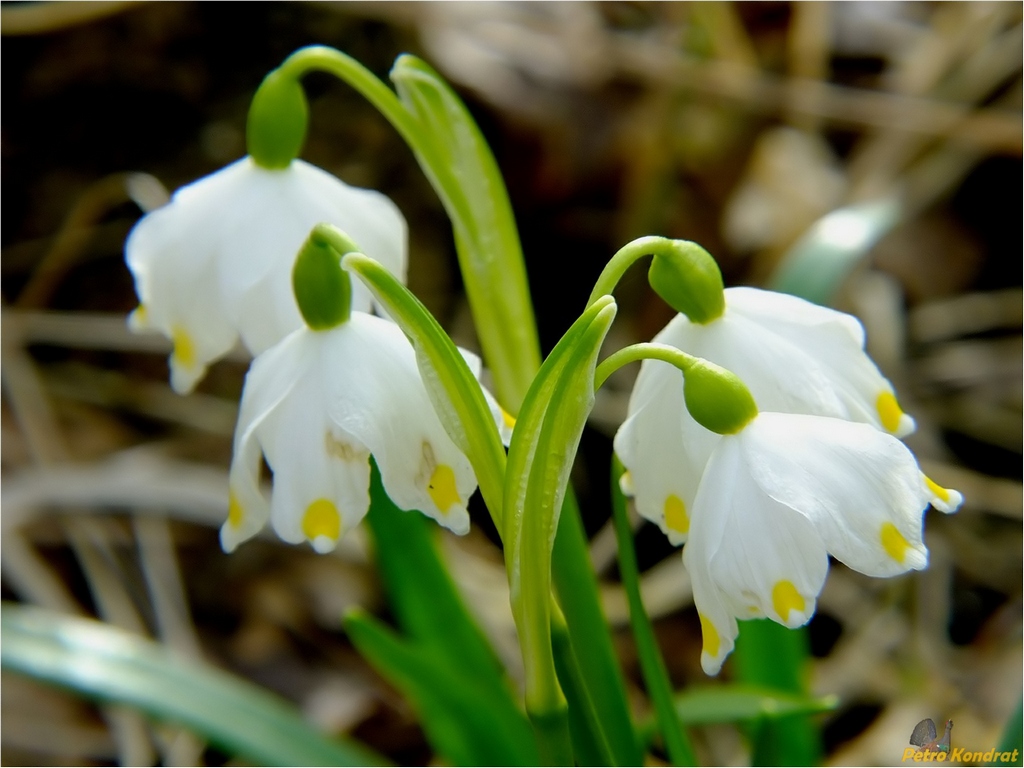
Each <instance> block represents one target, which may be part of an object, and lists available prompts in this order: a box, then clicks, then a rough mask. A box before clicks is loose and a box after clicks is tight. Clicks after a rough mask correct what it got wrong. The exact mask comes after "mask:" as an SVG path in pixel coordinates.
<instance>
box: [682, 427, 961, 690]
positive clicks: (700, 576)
mask: <svg viewBox="0 0 1024 768" xmlns="http://www.w3.org/2000/svg"><path fill="white" fill-rule="evenodd" d="M962 500H963V499H962V497H961V495H960V494H959V493H957V492H956V491H953V490H948V489H945V488H941V487H940V486H938V485H936V484H935V483H934V482H932V481H931V480H929V479H928V478H927V477H925V476H924V475H923V474H922V473H921V470H920V468H919V467H918V465H917V461H916V460H915V459H914V456H913V455H912V454H911V452H910V451H909V449H907V447H906V446H905V445H903V443H901V442H900V441H899V440H897V439H896V438H895V437H892V436H891V435H888V434H886V433H884V432H882V431H880V430H878V429H876V428H874V427H873V426H871V425H869V424H858V423H853V422H850V421H844V420H841V419H834V418H823V417H819V416H804V415H792V414H781V413H764V412H762V413H760V414H758V415H757V416H756V417H754V418H753V420H751V421H750V422H749V423H748V424H747V425H746V426H745V427H744V428H743V429H742V430H741V431H740V432H739V433H737V434H734V435H725V436H723V437H721V438H719V439H718V442H717V445H716V447H715V449H714V451H713V453H712V455H711V458H710V461H709V462H708V465H707V469H706V470H705V472H704V475H703V477H702V479H701V481H700V486H699V488H698V490H697V493H696V499H695V501H694V504H693V515H692V524H691V526H690V529H689V540H688V541H687V543H686V546H685V547H684V548H683V562H684V563H685V565H686V568H687V571H688V572H689V574H690V578H691V581H692V584H693V598H694V603H695V604H696V606H697V611H698V613H699V615H700V621H701V629H702V632H703V637H704V649H703V653H702V654H701V665H702V666H703V668H704V671H705V672H706V673H707V674H709V675H714V674H717V673H718V671H719V669H720V668H721V666H722V662H723V661H724V659H725V657H726V656H727V655H728V654H729V653H730V652H731V651H732V648H733V645H734V640H735V638H736V635H737V633H738V628H737V624H736V620H737V619H756V618H764V617H768V618H770V619H772V620H774V621H776V622H778V623H780V624H784V625H785V626H788V627H798V626H800V625H802V624H804V623H806V622H807V621H808V620H809V619H810V617H811V615H812V614H813V613H814V608H815V602H816V600H817V596H818V594H819V593H820V592H821V588H822V585H823V584H824V581H825V575H826V572H827V570H828V555H829V554H832V555H833V556H834V557H836V558H837V559H838V560H840V561H842V562H843V563H845V564H846V565H848V566H849V567H851V568H853V569H854V570H857V571H860V572H861V573H865V574H867V575H869V576H879V577H885V576H894V575H896V574H899V573H903V572H905V571H908V570H911V569H921V568H924V567H925V566H926V565H927V563H928V551H927V549H926V548H925V546H924V543H923V540H922V525H923V514H924V511H925V510H926V509H927V507H928V505H929V504H931V505H933V506H935V507H936V508H937V509H940V510H942V511H943V512H953V511H955V510H956V508H957V507H959V505H960V503H961V502H962Z"/></svg>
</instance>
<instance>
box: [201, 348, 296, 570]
mask: <svg viewBox="0 0 1024 768" xmlns="http://www.w3.org/2000/svg"><path fill="white" fill-rule="evenodd" d="M308 341H309V339H308V338H307V334H306V333H305V332H299V333H297V334H294V335H292V336H290V337H289V338H287V339H286V340H284V341H283V342H282V343H281V344H278V345H277V346H276V347H274V348H273V349H271V350H268V351H267V352H265V353H264V354H263V355H260V356H259V357H258V358H256V360H254V361H253V364H252V366H251V367H250V369H249V373H248V374H246V377H245V385H244V387H243V388H242V402H241V406H240V407H239V414H238V424H237V425H236V427H235V442H234V449H233V452H232V454H233V455H232V459H231V470H230V473H229V487H230V499H229V502H228V519H227V521H226V522H225V523H224V525H223V526H222V527H221V532H220V540H221V546H222V547H223V548H224V550H225V551H226V552H231V551H233V550H234V549H235V548H236V547H237V546H238V545H239V544H240V543H241V542H243V541H245V540H246V539H249V538H251V537H253V536H255V535H256V534H257V533H258V532H259V531H260V529H262V528H263V526H264V525H266V523H267V520H269V519H270V504H269V503H268V501H267V499H266V498H265V497H264V496H263V493H262V492H261V491H260V468H261V466H262V454H263V447H262V444H261V439H260V434H261V427H262V426H263V424H264V422H265V421H266V420H267V419H268V418H269V417H270V416H271V415H272V414H273V412H274V411H275V409H276V408H277V407H278V406H279V405H280V403H281V401H282V400H284V399H285V398H286V397H288V395H289V393H290V392H291V391H292V389H293V388H294V387H295V385H296V384H297V383H298V382H299V381H301V380H302V379H303V378H305V376H306V374H307V368H308V365H307V363H306V361H307V360H308V359H309V357H308V355H309V352H310V345H309V343H308Z"/></svg>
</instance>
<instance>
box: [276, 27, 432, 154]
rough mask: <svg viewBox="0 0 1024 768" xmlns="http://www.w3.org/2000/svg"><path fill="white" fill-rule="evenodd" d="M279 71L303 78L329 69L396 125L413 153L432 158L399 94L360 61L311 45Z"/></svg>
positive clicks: (429, 147)
mask: <svg viewBox="0 0 1024 768" xmlns="http://www.w3.org/2000/svg"><path fill="white" fill-rule="evenodd" d="M279 71H280V72H282V73H284V74H287V75H288V76H289V77H292V78H294V79H295V80H300V79H301V78H302V77H303V76H304V75H307V74H309V73H310V72H327V73H329V74H332V75H334V76H335V77H337V78H338V79H339V80H343V81H345V82H346V83H348V84H349V85H351V86H352V87H353V88H355V89H356V90H357V91H359V93H360V94H362V96H363V97H364V98H365V99H366V100H367V101H369V102H370V103H371V104H373V106H374V107H376V109H377V111H378V112H380V113H381V114H382V115H384V117H385V119H386V120H387V121H388V122H389V123H391V125H392V126H394V128H395V130H396V131H398V133H399V134H400V135H401V136H402V139H404V140H405V143H406V144H408V145H409V146H410V147H411V148H412V150H413V152H416V153H417V154H420V155H423V157H425V158H429V157H431V156H432V155H433V154H434V152H433V147H432V146H431V145H430V143H429V142H428V141H426V140H425V138H424V137H423V134H422V133H421V132H420V130H419V124H418V122H417V120H416V118H414V117H413V116H412V115H411V114H409V111H408V110H407V109H406V108H405V105H403V104H402V102H401V100H400V99H399V98H398V96H397V94H395V92H394V91H392V90H391V89H390V88H388V86H386V85H385V84H384V83H383V82H381V80H380V78H378V77H377V76H376V75H375V74H373V73H372V72H371V71H370V70H368V69H367V68H366V67H364V66H363V65H362V64H360V63H359V62H358V61H356V60H355V59H353V58H352V57H351V56H348V55H346V54H344V53H342V52H341V51H339V50H336V49H334V48H328V47H326V46H322V45H312V46H309V47H307V48H300V49H299V50H297V51H296V52H295V53H293V54H292V55H291V56H289V57H288V58H287V59H285V61H284V63H283V64H281V67H280V70H279Z"/></svg>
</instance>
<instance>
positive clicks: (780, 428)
mask: <svg viewBox="0 0 1024 768" xmlns="http://www.w3.org/2000/svg"><path fill="white" fill-rule="evenodd" d="M739 437H740V438H741V443H742V445H743V447H744V451H745V455H746V461H747V465H748V466H749V467H750V471H751V474H752V476H753V477H754V479H755V481H756V482H757V483H758V485H760V486H761V488H762V489H763V490H764V491H765V492H766V493H767V494H768V495H769V496H771V497H772V498H773V499H775V500H776V501H778V502H779V503H780V504H785V505H786V506H788V507H790V508H792V509H794V510H796V511H797V512H799V513H800V514H802V515H803V516H804V517H806V518H807V519H808V520H809V521H810V522H811V523H812V524H813V525H814V528H815V530H817V532H818V535H819V536H820V537H821V539H822V541H823V542H824V543H825V546H826V547H827V548H828V551H829V552H831V553H832V554H833V555H835V556H836V557H837V558H839V559H840V560H842V561H843V562H844V563H846V564H847V565H849V566H850V567H851V568H854V569H855V570H858V571H860V572H862V573H865V574H867V575H869V576H893V575H896V574H899V573H903V572H905V571H907V570H909V569H912V568H914V569H921V568H924V567H925V566H926V565H927V563H928V551H927V549H925V546H924V543H923V541H922V518H923V514H924V511H925V509H926V508H927V506H928V503H929V501H930V499H931V498H932V496H931V494H930V493H929V491H928V489H927V488H926V485H925V482H924V480H923V479H922V477H923V476H922V475H921V471H920V469H919V468H918V466H917V462H916V461H915V459H914V457H913V455H912V454H911V453H910V451H909V449H907V447H906V446H905V445H903V443H901V442H900V441H899V440H897V439H896V438H894V437H892V436H891V435H887V434H885V433H884V432H881V431H880V430H877V429H875V428H874V427H872V426H870V425H867V424H856V423H852V422H848V421H843V420H840V419H828V418H821V417H815V416H796V415H789V414H778V413H762V414H760V415H759V416H758V417H757V418H756V419H754V421H753V422H751V423H750V424H749V425H748V426H747V427H746V428H745V429H744V430H743V432H741V433H740V435H739Z"/></svg>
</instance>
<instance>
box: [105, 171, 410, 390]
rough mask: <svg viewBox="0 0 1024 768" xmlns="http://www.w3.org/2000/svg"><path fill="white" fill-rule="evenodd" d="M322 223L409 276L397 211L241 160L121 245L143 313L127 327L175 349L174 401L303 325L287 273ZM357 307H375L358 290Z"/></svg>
mask: <svg viewBox="0 0 1024 768" xmlns="http://www.w3.org/2000/svg"><path fill="white" fill-rule="evenodd" d="M319 222H329V223H333V224H335V225H337V226H339V227H341V228H343V229H345V230H346V231H347V232H349V233H351V235H352V237H354V238H358V242H359V243H360V245H361V247H362V248H365V249H366V253H367V254H368V255H370V256H372V257H373V258H375V259H377V260H378V261H380V262H381V263H382V264H384V265H385V266H387V267H388V269H389V270H391V271H392V272H393V273H394V274H395V275H397V276H399V277H400V278H401V277H404V275H405V264H406V225H405V220H404V218H403V217H402V214H401V213H400V212H399V211H398V208H397V207H396V206H395V205H394V203H392V202H391V201H390V200H389V199H388V198H386V197H385V196H384V195H381V194H380V193H378V192H374V191H372V190H365V189H356V188H354V187H350V186H348V185H346V184H344V183H343V182H341V181H340V180H338V179H336V178H335V177H333V176H331V175H330V174H329V173H327V172H326V171H322V170H320V169H319V168H316V167H314V166H312V165H309V164H308V163H305V162H303V161H301V160H293V161H292V162H291V163H289V164H288V165H287V166H286V167H284V168H264V167H262V166H260V165H259V164H257V163H256V162H254V161H253V159H252V158H251V157H245V158H243V159H241V160H239V161H237V162H235V163H233V164H231V165H229V166H228V167H226V168H224V169H222V170H220V171H218V172H216V173H214V174H212V175H210V176H207V177H205V178H202V179H200V180H199V181H196V182H194V183H192V184H189V185H188V186H186V187H183V188H181V189H179V190H178V191H177V192H176V193H175V194H174V196H173V198H172V199H171V202H170V203H169V204H168V205H166V206H164V207H163V208H160V209H158V210H156V211H153V212H152V213H150V214H148V215H147V216H145V217H143V218H142V220H141V221H139V223H138V224H137V225H136V226H135V228H134V229H133V230H132V232H131V234H130V235H129V237H128V241H127V243H126V244H125V259H126V260H127V262H128V266H129V268H130V269H131V271H132V274H133V275H134V277H135V290H136V293H137V294H138V297H139V302H140V305H139V308H138V309H137V310H136V311H135V312H134V313H133V315H132V317H131V325H132V327H133V328H136V329H155V330H159V331H161V332H162V333H163V334H164V335H166V336H167V337H168V338H170V339H171V340H172V341H173V344H174V351H173V353H172V354H171V357H170V367H171V383H172V385H173V386H174V389H175V390H176V391H178V392H181V393H185V392H188V391H190V390H191V389H192V388H193V387H194V386H195V384H196V383H197V382H198V381H199V380H200V379H201V378H202V377H203V375H204V373H205V372H206V367H207V366H208V365H209V364H210V363H211V362H212V361H214V360H216V359H218V358H219V357H221V356H223V355H224V354H225V353H227V351H228V350H229V349H231V347H232V346H233V345H234V344H235V342H236V341H237V340H238V338H239V337H241V339H242V342H243V343H244V344H245V346H246V347H247V348H248V349H249V351H250V352H252V353H253V354H254V355H257V354H259V353H260V352H263V351H264V350H266V349H268V348H269V347H271V346H273V345H274V344H276V343H277V342H278V341H280V340H281V339H282V338H284V337H285V336H286V335H288V334H289V333H291V332H292V331H294V330H296V329H297V328H299V327H300V326H301V325H302V318H301V316H300V314H299V310H298V308H297V307H296V305H295V298H294V296H293V294H292V289H291V279H290V274H291V270H292V265H293V263H294V256H295V254H296V253H297V252H298V250H299V248H300V247H301V245H302V243H303V241H304V240H305V239H306V236H307V235H308V234H309V231H310V230H311V229H312V228H313V226H314V225H316V224H317V223H319ZM352 301H353V307H354V308H355V309H357V310H359V311H364V312H365V311H369V310H370V308H371V300H370V295H369V292H367V291H366V289H365V288H363V287H362V286H355V288H354V292H353V299H352Z"/></svg>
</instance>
